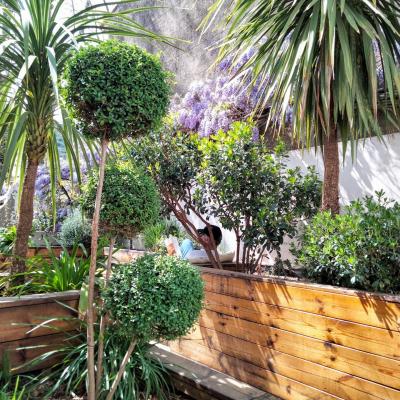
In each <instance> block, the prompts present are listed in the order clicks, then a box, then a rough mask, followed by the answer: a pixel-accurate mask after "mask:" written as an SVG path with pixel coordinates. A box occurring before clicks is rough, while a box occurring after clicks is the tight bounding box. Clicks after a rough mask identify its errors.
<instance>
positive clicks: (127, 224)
mask: <svg viewBox="0 0 400 400" xmlns="http://www.w3.org/2000/svg"><path fill="white" fill-rule="evenodd" d="M98 183H99V177H98V175H97V174H96V173H93V174H92V175H91V176H90V177H89V179H88V181H87V183H86V184H85V186H84V187H83V188H82V189H83V190H82V196H81V205H82V209H83V211H84V212H85V214H86V215H88V216H92V215H93V214H94V211H95V210H94V208H95V201H96V193H97V187H98ZM101 199H102V207H101V211H100V221H99V228H100V230H101V231H102V232H103V233H106V234H108V235H109V236H110V237H111V239H110V246H109V249H108V260H107V267H106V274H105V277H104V284H103V288H104V289H106V288H107V285H108V281H109V278H110V275H111V263H112V254H113V250H114V244H115V240H116V236H117V235H118V234H122V235H125V236H126V237H132V236H134V235H136V234H138V233H140V232H143V231H144V230H145V229H146V228H148V227H150V226H152V225H153V224H155V223H156V222H157V220H158V217H159V215H160V199H159V196H158V192H157V189H156V187H155V184H154V182H153V181H152V179H151V178H150V177H149V176H148V175H147V174H145V173H144V172H143V171H142V170H140V169H139V168H135V167H134V166H133V165H132V164H131V163H129V162H125V163H120V162H119V163H118V162H112V163H110V164H108V165H106V167H105V173H104V185H103V192H102V196H101ZM99 312H100V313H101V314H102V315H101V319H100V328H99V336H98V349H97V354H98V357H97V368H96V387H97V394H99V392H100V390H101V387H102V374H103V354H104V333H105V329H106V323H107V316H106V315H104V313H102V310H100V311H99ZM115 386H116V385H113V387H115Z"/></svg>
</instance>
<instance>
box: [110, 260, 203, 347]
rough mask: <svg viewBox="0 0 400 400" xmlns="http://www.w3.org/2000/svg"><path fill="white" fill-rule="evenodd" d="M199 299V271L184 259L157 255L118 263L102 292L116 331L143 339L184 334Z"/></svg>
mask: <svg viewBox="0 0 400 400" xmlns="http://www.w3.org/2000/svg"><path fill="white" fill-rule="evenodd" d="M202 301H203V281H202V279H201V276H200V273H199V271H198V270H197V269H196V268H194V267H193V266H192V265H191V264H190V263H189V262H188V261H186V260H181V259H178V258H175V257H170V256H160V255H146V256H144V257H141V258H139V259H138V260H137V261H135V262H133V263H131V264H126V265H120V266H119V267H118V268H116V269H115V271H114V272H113V275H112V277H111V280H110V282H109V286H108V289H107V290H106V292H105V293H104V305H105V309H106V310H107V311H109V313H110V316H111V318H112V320H114V321H115V330H116V332H117V331H118V332H119V333H120V334H122V335H126V336H128V337H132V336H133V337H136V338H137V339H138V340H140V341H145V342H148V341H150V340H161V339H165V340H173V339H176V338H178V337H179V336H182V335H185V334H187V333H188V332H189V330H190V328H191V327H192V326H193V325H194V323H195V322H196V320H197V318H198V316H199V313H200V310H201V308H202Z"/></svg>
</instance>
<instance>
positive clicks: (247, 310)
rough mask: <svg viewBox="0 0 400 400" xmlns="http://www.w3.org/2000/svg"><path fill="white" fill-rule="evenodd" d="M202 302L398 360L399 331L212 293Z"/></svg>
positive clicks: (253, 320) (229, 311) (246, 318)
mask: <svg viewBox="0 0 400 400" xmlns="http://www.w3.org/2000/svg"><path fill="white" fill-rule="evenodd" d="M205 303H206V308H207V309H209V310H211V311H215V312H221V313H224V314H227V315H231V316H234V317H237V318H240V319H245V320H248V321H252V322H257V323H260V324H263V325H268V326H272V327H275V328H279V329H284V330H287V331H290V332H294V333H299V334H302V335H305V336H310V337H313V338H316V339H320V340H324V341H329V342H331V343H336V344H340V345H342V346H346V347H351V348H354V349H357V350H361V351H366V352H369V353H374V354H378V355H381V356H385V357H390V358H395V359H397V360H400V332H395V331H388V330H386V329H382V328H376V327H372V326H368V325H363V324H358V323H353V322H350V321H344V320H339V319H335V318H330V317H325V316H321V315H316V314H312V313H308V312H304V311H299V310H294V309H290V308H284V307H280V306H276V305H270V304H265V303H260V302H256V301H251V300H247V299H241V298H237V297H232V296H225V295H222V294H218V293H213V292H206V294H205Z"/></svg>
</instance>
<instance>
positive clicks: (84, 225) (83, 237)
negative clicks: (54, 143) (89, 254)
mask: <svg viewBox="0 0 400 400" xmlns="http://www.w3.org/2000/svg"><path fill="white" fill-rule="evenodd" d="M90 234H91V227H90V223H89V222H88V221H87V220H86V219H85V217H84V216H83V215H82V213H81V211H80V210H78V209H75V210H73V212H72V213H71V214H70V215H69V216H68V217H67V218H65V220H64V221H63V223H62V225H61V231H60V234H59V237H60V243H61V245H62V246H63V247H67V248H69V247H73V246H75V245H78V244H83V245H84V246H85V247H87V248H88V247H90Z"/></svg>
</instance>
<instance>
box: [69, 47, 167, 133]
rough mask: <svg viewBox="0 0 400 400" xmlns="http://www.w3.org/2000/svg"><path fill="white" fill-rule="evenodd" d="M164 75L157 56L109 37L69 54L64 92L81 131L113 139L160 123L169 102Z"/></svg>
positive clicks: (165, 74) (165, 76) (145, 131)
mask: <svg viewBox="0 0 400 400" xmlns="http://www.w3.org/2000/svg"><path fill="white" fill-rule="evenodd" d="M168 75H169V74H168V73H167V72H166V71H164V70H163V68H162V65H161V62H160V60H159V58H158V57H157V56H154V55H151V54H149V53H147V52H146V51H145V50H143V49H141V48H139V47H137V46H135V45H132V44H128V43H125V42H120V41H117V40H107V41H105V42H102V43H100V44H99V45H90V46H86V47H83V48H81V49H80V50H78V51H77V52H76V53H74V54H73V55H72V56H71V58H70V60H69V61H68V62H67V65H66V69H65V73H64V88H63V93H64V97H65V99H66V101H67V103H68V104H69V107H70V110H71V113H72V115H73V116H74V118H75V119H76V121H77V124H78V128H79V129H80V131H81V132H82V133H83V134H84V135H85V136H87V137H90V138H99V139H102V138H104V137H106V138H107V139H109V140H117V139H121V138H124V137H134V136H138V135H142V134H146V133H147V132H149V131H150V130H151V129H153V128H155V127H156V126H157V125H158V124H159V123H160V121H161V119H162V118H163V117H164V115H165V114H166V112H167V108H168V104H169V94H170V87H169V85H168V82H167V81H168Z"/></svg>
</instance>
